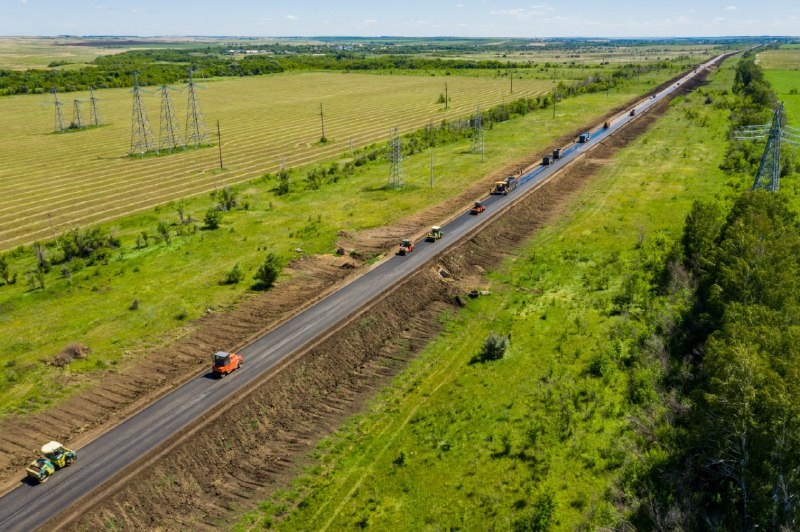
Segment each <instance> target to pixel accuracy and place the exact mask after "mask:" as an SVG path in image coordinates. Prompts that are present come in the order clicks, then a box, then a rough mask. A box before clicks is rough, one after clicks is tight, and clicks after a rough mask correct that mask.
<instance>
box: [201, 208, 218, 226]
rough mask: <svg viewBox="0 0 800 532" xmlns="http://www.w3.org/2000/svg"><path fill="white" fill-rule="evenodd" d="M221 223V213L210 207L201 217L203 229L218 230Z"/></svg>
mask: <svg viewBox="0 0 800 532" xmlns="http://www.w3.org/2000/svg"><path fill="white" fill-rule="evenodd" d="M221 223H222V211H220V210H219V209H217V208H216V207H210V208H209V209H208V210H207V211H206V215H205V216H204V217H203V227H205V228H206V229H219V225H220V224H221Z"/></svg>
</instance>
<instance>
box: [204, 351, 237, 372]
mask: <svg viewBox="0 0 800 532" xmlns="http://www.w3.org/2000/svg"><path fill="white" fill-rule="evenodd" d="M211 359H212V363H211V371H212V372H213V373H214V374H215V375H217V376H218V377H224V376H225V375H230V374H231V373H233V372H234V371H236V370H237V369H239V368H240V367H241V366H242V364H243V363H244V359H243V358H242V356H241V355H237V354H236V353H227V352H225V351H217V352H216V353H214V355H212V357H211Z"/></svg>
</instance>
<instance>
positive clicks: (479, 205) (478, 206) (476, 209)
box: [469, 200, 486, 214]
mask: <svg viewBox="0 0 800 532" xmlns="http://www.w3.org/2000/svg"><path fill="white" fill-rule="evenodd" d="M485 210H486V205H484V204H483V202H482V201H481V200H476V201H475V205H473V206H472V209H470V211H469V213H470V214H480V213H482V212H483V211H485Z"/></svg>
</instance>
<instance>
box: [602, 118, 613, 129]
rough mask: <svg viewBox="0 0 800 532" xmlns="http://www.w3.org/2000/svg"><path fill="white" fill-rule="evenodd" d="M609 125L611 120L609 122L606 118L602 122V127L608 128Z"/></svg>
mask: <svg viewBox="0 0 800 532" xmlns="http://www.w3.org/2000/svg"><path fill="white" fill-rule="evenodd" d="M610 127H611V122H609V121H608V120H606V121H605V122H604V123H603V129H608V128H610Z"/></svg>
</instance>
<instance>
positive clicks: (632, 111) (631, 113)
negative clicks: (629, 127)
mask: <svg viewBox="0 0 800 532" xmlns="http://www.w3.org/2000/svg"><path fill="white" fill-rule="evenodd" d="M628 114H629V115H630V116H636V109H631V112H630V113H628Z"/></svg>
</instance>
